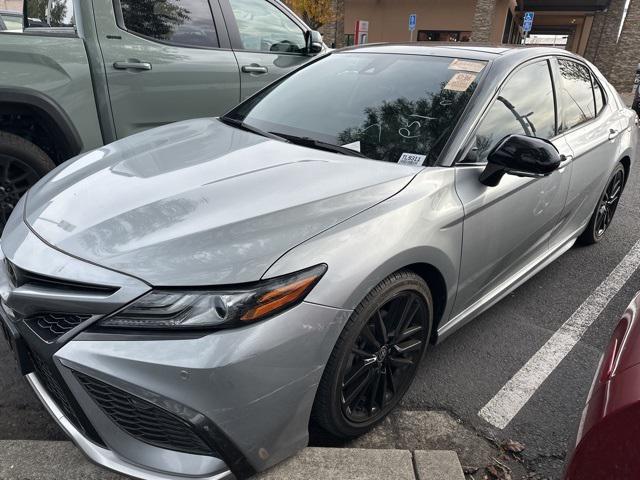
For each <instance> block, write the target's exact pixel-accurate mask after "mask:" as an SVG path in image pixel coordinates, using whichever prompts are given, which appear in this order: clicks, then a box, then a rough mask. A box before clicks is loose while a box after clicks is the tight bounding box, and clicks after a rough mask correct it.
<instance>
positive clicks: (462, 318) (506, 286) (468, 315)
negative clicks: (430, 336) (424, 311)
mask: <svg viewBox="0 0 640 480" xmlns="http://www.w3.org/2000/svg"><path fill="white" fill-rule="evenodd" d="M582 230H584V227H580V228H579V229H578V230H576V231H575V232H574V233H573V234H571V236H569V238H568V239H567V240H564V241H562V242H558V243H557V244H556V245H555V246H553V247H552V248H550V249H549V250H548V251H547V252H546V253H545V254H544V255H541V256H540V257H538V258H536V259H534V260H532V261H531V262H529V263H528V264H527V265H525V266H524V267H522V268H521V269H520V270H518V271H517V272H516V273H514V274H513V275H512V276H511V277H509V278H507V279H506V280H505V281H504V282H502V283H501V284H500V285H498V286H497V287H495V288H494V289H493V290H491V291H490V292H489V293H487V294H486V295H485V296H484V297H482V298H480V299H478V300H477V301H476V302H475V303H473V304H472V305H470V306H469V307H467V308H466V309H464V310H463V311H462V312H460V313H459V314H458V315H456V316H455V317H453V318H452V319H450V320H449V321H448V322H447V323H445V324H444V325H442V326H441V327H440V328H439V329H438V343H440V342H441V341H442V340H444V339H445V338H446V337H448V336H449V335H451V334H452V333H453V332H455V331H456V330H458V329H459V328H460V327H462V326H464V325H466V324H467V323H469V321H471V320H473V319H474V318H475V317H477V316H478V315H480V314H481V313H482V312H484V311H485V310H488V309H489V308H490V307H492V306H493V305H495V304H496V303H498V302H499V301H500V300H502V299H503V298H504V297H506V296H507V295H508V294H509V293H511V292H512V291H513V290H515V289H516V288H518V287H519V286H520V285H522V284H523V283H524V282H526V281H527V280H529V279H530V278H531V277H533V276H534V275H535V274H536V273H538V272H539V271H540V270H542V269H543V268H545V267H546V266H547V265H549V264H550V263H552V262H553V261H555V260H556V259H558V257H560V256H561V255H562V254H563V253H565V252H566V251H567V250H569V249H570V248H571V247H572V246H573V244H574V243H575V242H576V240H577V238H578V236H579V235H580V232H582Z"/></svg>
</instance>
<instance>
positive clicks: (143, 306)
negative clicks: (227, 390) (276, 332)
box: [98, 264, 327, 329]
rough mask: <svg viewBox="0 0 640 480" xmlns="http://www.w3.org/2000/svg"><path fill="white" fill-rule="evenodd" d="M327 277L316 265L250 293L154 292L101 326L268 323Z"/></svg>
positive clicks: (260, 285)
mask: <svg viewBox="0 0 640 480" xmlns="http://www.w3.org/2000/svg"><path fill="white" fill-rule="evenodd" d="M326 271H327V266H326V265H324V264H323V265H317V266H315V267H312V268H309V269H307V270H302V271H300V272H296V273H293V274H290V275H285V276H283V277H277V278H272V279H270V280H265V281H263V282H259V283H257V284H255V285H253V286H247V287H246V288H243V287H238V288H229V289H221V290H196V289H194V290H190V291H178V290H173V289H171V290H169V289H165V290H162V289H158V290H153V291H151V292H150V293H148V294H146V295H144V296H143V297H141V298H139V299H138V300H137V301H135V302H133V303H132V304H131V305H129V306H128V307H126V308H125V309H123V310H121V311H120V312H118V313H116V314H114V315H112V316H110V317H107V318H104V319H102V320H100V322H98V325H99V326H101V327H111V328H137V329H141V328H159V329H166V328H170V329H187V328H191V329H197V328H208V327H219V328H223V327H232V326H241V325H246V324H247V323H251V322H255V321H258V320H263V319H265V318H268V317H271V316H273V315H275V314H277V313H279V312H282V311H283V310H286V309H288V308H291V307H293V306H294V305H297V304H298V303H300V302H301V301H302V300H303V299H304V297H306V296H307V294H308V293H309V292H310V291H311V289H312V288H313V287H314V286H315V285H316V283H318V281H319V280H320V278H322V276H323V275H324V273H325V272H326Z"/></svg>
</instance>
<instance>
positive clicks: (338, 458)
mask: <svg viewBox="0 0 640 480" xmlns="http://www.w3.org/2000/svg"><path fill="white" fill-rule="evenodd" d="M0 479H2V480H21V479H29V480H125V477H123V476H121V475H118V474H115V473H112V472H109V471H107V470H104V469H102V468H100V467H98V466H96V465H93V464H92V463H89V462H88V461H87V460H86V459H85V458H84V456H83V455H82V454H81V453H80V451H79V450H78V449H76V448H75V447H74V446H73V444H71V443H70V442H47V441H32V440H2V441H0ZM255 479H256V480H326V479H348V480H388V479H394V480H464V474H463V473H462V467H461V466H460V462H459V461H458V456H457V455H456V453H455V452H451V451H438V450H433V451H416V452H413V453H412V452H410V451H409V450H367V449H355V448H306V449H305V450H303V451H302V452H300V453H299V454H298V455H296V456H294V457H292V458H290V459H288V460H286V461H284V462H283V463H281V464H279V465H277V466H276V467H274V468H272V469H271V470H268V471H267V472H264V473H261V474H259V475H257V476H256V477H255Z"/></svg>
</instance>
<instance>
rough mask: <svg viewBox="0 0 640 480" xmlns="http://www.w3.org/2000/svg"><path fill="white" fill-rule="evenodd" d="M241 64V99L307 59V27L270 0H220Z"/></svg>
mask: <svg viewBox="0 0 640 480" xmlns="http://www.w3.org/2000/svg"><path fill="white" fill-rule="evenodd" d="M212 3H213V2H212ZM220 5H221V6H222V8H223V13H224V17H225V20H226V23H227V27H228V29H229V37H230V38H231V43H232V48H233V50H234V52H235V54H236V57H237V59H238V64H239V65H240V83H241V87H242V99H243V100H244V99H246V98H248V97H250V96H251V95H253V94H254V93H256V92H257V91H258V90H260V89H262V88H263V87H264V86H266V85H268V84H269V83H271V82H273V81H275V80H277V79H278V78H280V77H281V76H283V75H285V74H287V73H289V72H290V71H291V70H293V69H294V68H297V67H299V66H300V65H302V64H303V63H306V62H308V61H309V60H310V59H311V58H312V57H311V56H310V55H308V54H307V52H306V46H307V41H306V35H307V30H308V27H306V26H305V25H304V24H303V23H302V22H301V21H300V20H299V19H298V18H297V17H296V16H295V15H294V14H293V13H292V12H291V11H289V10H288V9H287V8H286V7H285V6H284V5H282V4H281V3H279V2H276V1H273V0H220Z"/></svg>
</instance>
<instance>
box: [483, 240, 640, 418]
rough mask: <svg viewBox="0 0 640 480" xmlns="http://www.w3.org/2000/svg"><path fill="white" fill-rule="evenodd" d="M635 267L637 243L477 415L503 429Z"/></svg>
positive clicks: (639, 256)
mask: <svg viewBox="0 0 640 480" xmlns="http://www.w3.org/2000/svg"><path fill="white" fill-rule="evenodd" d="M638 266H640V240H639V241H638V242H637V243H636V244H635V245H634V246H633V247H632V248H631V250H630V251H629V253H627V255H626V256H625V257H624V258H623V259H622V261H621V262H620V263H619V264H618V266H616V268H615V269H614V270H613V271H612V272H611V273H610V274H609V276H608V277H607V278H606V279H605V280H604V282H602V283H601V284H600V286H598V288H596V289H595V290H594V291H593V293H592V294H591V295H589V297H588V298H587V299H586V300H585V301H584V302H583V303H582V305H580V307H578V309H577V310H576V311H575V312H574V313H573V315H571V317H570V318H569V319H568V320H567V321H566V322H564V324H563V325H562V326H561V327H560V329H559V330H558V331H557V332H556V333H554V334H553V335H552V336H551V338H550V339H549V340H548V341H547V343H545V344H544V345H543V346H542V348H540V350H538V351H537V352H536V353H535V355H534V356H533V357H531V359H530V360H529V361H528V362H527V363H526V364H525V365H524V366H523V367H522V368H521V369H520V370H519V371H518V372H517V373H516V374H515V375H514V376H513V377H511V379H510V380H509V381H508V382H507V383H506V384H505V386H504V387H502V388H501V389H500V391H499V392H498V393H497V394H496V395H495V396H494V397H493V398H492V399H491V400H489V402H488V403H487V404H486V405H485V406H484V407H482V410H480V412H479V413H478V415H479V416H480V417H481V418H483V419H484V420H486V421H487V422H489V423H490V424H492V425H494V426H496V427H498V428H500V429H503V428H505V427H506V426H507V425H508V424H509V422H511V420H513V417H515V416H516V414H517V413H518V412H519V411H520V409H521V408H522V407H524V405H525V404H526V403H527V402H528V401H529V399H530V398H531V396H532V395H533V394H534V393H535V391H536V390H537V389H538V388H539V387H540V385H542V382H544V381H545V380H546V378H547V377H548V376H549V375H550V374H551V372H553V370H554V369H555V368H556V367H557V366H558V365H559V364H560V362H561V361H562V359H563V358H564V357H565V356H566V355H567V354H568V353H569V352H570V351H571V349H572V348H573V347H575V345H576V344H577V343H578V342H579V341H580V338H581V337H582V335H584V333H585V332H586V330H587V328H589V326H590V325H591V324H592V323H593V322H594V321H595V320H596V319H597V318H598V316H599V315H600V314H601V313H602V311H603V310H604V309H605V307H606V306H607V305H608V304H609V302H610V301H611V299H612V298H613V297H614V296H615V295H616V293H618V291H619V290H620V289H621V288H622V287H623V286H624V284H625V283H626V282H627V280H629V278H630V277H631V275H632V274H633V272H634V271H635V270H636V269H637V268H638Z"/></svg>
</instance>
